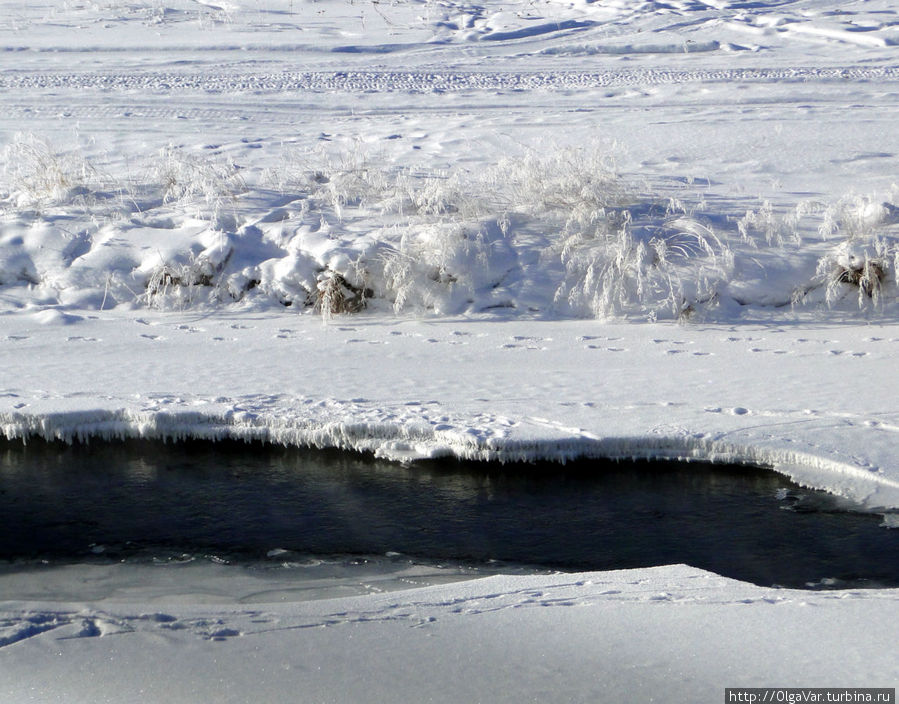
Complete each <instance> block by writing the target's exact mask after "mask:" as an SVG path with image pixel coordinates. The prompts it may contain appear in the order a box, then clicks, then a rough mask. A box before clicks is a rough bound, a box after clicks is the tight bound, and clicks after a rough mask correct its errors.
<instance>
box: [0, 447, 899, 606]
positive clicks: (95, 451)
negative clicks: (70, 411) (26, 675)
mask: <svg viewBox="0 0 899 704" xmlns="http://www.w3.org/2000/svg"><path fill="white" fill-rule="evenodd" d="M883 521H884V519H883V516H881V515H874V514H867V513H862V512H859V511H857V510H855V508H854V507H853V506H851V505H849V504H847V503H846V502H844V501H841V500H838V499H835V498H833V497H831V496H829V495H827V494H823V493H820V492H813V491H809V490H806V489H802V488H800V487H799V486H797V485H795V484H793V483H791V482H790V481H789V480H787V479H786V478H785V477H782V476H780V475H778V474H775V473H774V472H772V471H770V470H765V469H760V468H755V467H744V466H732V465H709V464H703V463H690V464H686V463H676V462H619V463H616V462H610V461H605V460H580V461H577V462H570V463H568V464H567V465H559V464H552V463H538V464H507V465H499V464H491V463H475V462H458V461H429V462H423V463H417V464H413V465H410V466H402V465H398V464H394V463H389V462H385V461H379V460H375V459H372V458H370V457H366V456H361V455H356V454H350V453H343V452H336V451H312V450H297V449H285V448H278V447H272V446H267V445H262V444H243V443H237V442H219V443H203V442H186V443H170V444H163V443H158V442H148V441H129V442H123V443H101V442H96V443H93V442H92V443H90V444H88V445H73V446H67V445H64V444H59V443H43V442H29V443H28V444H27V445H23V444H22V443H20V442H0V560H3V561H5V562H6V563H7V564H9V563H20V562H22V561H26V562H27V561H32V560H48V561H53V562H54V563H58V562H60V561H62V562H72V563H75V562H79V561H91V560H115V561H122V560H126V561H127V560H134V561H141V560H150V559H158V558H159V557H160V556H165V555H172V554H201V555H206V554H210V555H211V554H214V555H216V556H219V559H222V560H225V561H233V562H240V561H242V560H260V559H263V560H264V559H265V558H266V556H267V555H269V556H271V555H273V554H283V552H284V551H290V552H291V553H292V554H298V555H307V556H316V555H318V556H326V555H361V556H364V555H380V556H383V555H385V554H388V553H389V554H393V553H399V554H402V555H404V556H409V557H412V558H417V559H422V560H449V561H454V562H457V563H464V564H475V565H477V564H483V563H487V562H488V561H499V562H500V563H508V564H509V565H510V566H512V565H523V566H529V567H538V568H549V569H559V570H578V571H582V570H608V569H618V568H629V567H646V566H653V565H663V564H671V563H687V564H690V565H692V566H694V567H699V568H703V569H708V570H711V571H714V572H717V573H719V574H722V575H726V576H729V577H734V578H737V579H741V580H747V581H750V582H754V583H756V584H762V585H783V586H794V587H806V586H814V587H825V588H826V587H847V586H852V587H859V586H897V585H899V530H896V529H889V528H886V527H883V526H882V523H883ZM491 564H495V563H493V562H491Z"/></svg>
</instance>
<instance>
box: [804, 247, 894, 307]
mask: <svg viewBox="0 0 899 704" xmlns="http://www.w3.org/2000/svg"><path fill="white" fill-rule="evenodd" d="M897 264H899V248H897V247H896V246H895V245H894V244H891V243H889V242H888V241H887V240H885V239H882V238H878V237H875V238H872V239H871V240H869V241H867V242H860V241H858V240H849V241H847V242H844V243H843V244H841V245H840V246H838V247H836V248H835V249H834V250H832V251H831V252H829V253H828V254H827V255H826V256H824V257H822V258H821V260H820V261H819V262H818V267H817V271H816V274H815V276H816V280H817V281H818V282H820V284H823V286H824V290H825V300H826V302H827V304H828V305H833V304H834V303H835V302H837V301H839V300H841V299H843V298H844V297H845V296H846V295H847V294H848V293H850V292H851V291H853V290H854V291H856V292H857V299H858V305H859V307H864V306H865V304H866V302H868V301H870V302H871V303H873V304H875V305H876V304H878V303H880V302H881V300H882V295H883V289H884V286H885V285H886V279H887V274H888V273H889V272H890V270H891V269H892V271H893V272H895V270H896V269H895V267H896V265H897Z"/></svg>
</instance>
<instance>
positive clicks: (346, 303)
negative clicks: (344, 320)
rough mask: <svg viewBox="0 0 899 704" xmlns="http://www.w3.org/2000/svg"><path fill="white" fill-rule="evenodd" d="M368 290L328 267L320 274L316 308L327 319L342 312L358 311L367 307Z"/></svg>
mask: <svg viewBox="0 0 899 704" xmlns="http://www.w3.org/2000/svg"><path fill="white" fill-rule="evenodd" d="M366 293H367V291H366V290H365V289H364V288H360V287H357V286H353V285H352V284H350V283H349V282H348V281H347V280H346V279H345V278H344V277H343V275H341V274H338V273H337V272H336V271H333V270H331V269H326V270H325V271H323V272H321V273H320V274H319V275H318V286H317V291H316V296H315V304H314V306H315V309H316V310H317V311H318V312H319V313H321V315H322V318H324V319H325V320H328V319H330V317H331V316H332V315H339V314H341V313H357V312H359V311H360V310H362V309H363V308H365V301H366V297H367V296H366Z"/></svg>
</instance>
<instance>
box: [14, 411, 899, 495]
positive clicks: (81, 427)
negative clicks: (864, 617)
mask: <svg viewBox="0 0 899 704" xmlns="http://www.w3.org/2000/svg"><path fill="white" fill-rule="evenodd" d="M0 436H2V437H4V438H6V439H7V440H16V439H21V440H22V441H24V442H27V441H28V439H29V438H37V439H42V440H46V441H62V442H65V443H69V444H71V443H73V442H81V443H88V442H90V441H91V440H100V441H122V440H128V439H146V440H162V441H164V442H167V441H185V440H208V441H220V440H243V441H245V442H267V443H271V444H275V445H281V446H285V447H311V448H319V449H328V448H330V449H339V450H349V451H355V452H370V453H372V454H373V455H374V456H375V457H378V458H382V459H387V460H390V461H397V462H412V461H415V460H422V459H435V458H446V457H451V458H457V459H461V460H478V461H490V462H500V463H506V462H534V461H540V460H547V461H554V462H560V463H565V462H567V461H571V460H574V459H579V458H586V459H589V458H606V459H622V460H624V459H666V460H679V461H687V462H689V461H706V462H712V463H721V464H723V463H728V464H752V465H756V466H760V467H764V468H768V469H771V470H773V471H776V472H779V473H781V474H783V475H785V476H788V477H790V478H791V479H792V480H794V481H796V482H798V483H800V484H802V485H804V486H807V487H811V488H815V489H822V490H826V491H830V492H833V493H835V494H838V495H841V496H845V497H847V498H850V499H852V500H855V501H858V502H859V503H861V504H862V505H863V506H864V507H865V508H867V509H872V510H874V509H884V510H893V509H899V481H896V480H895V479H891V478H889V477H887V476H883V475H882V474H878V473H875V472H872V471H871V470H870V469H867V468H864V467H860V466H856V465H853V464H850V463H847V462H840V461H837V460H834V459H832V458H828V457H822V456H820V455H815V454H813V453H808V452H799V451H796V450H790V449H786V448H782V447H771V446H760V445H752V444H740V443H733V442H725V441H722V440H716V439H714V438H710V437H708V436H703V435H701V434H695V435H686V436H683V435H681V436H667V435H656V434H646V435H639V434H637V435H633V436H607V437H583V436H571V437H530V438H514V437H481V436H475V435H471V434H467V433H460V432H457V431H450V432H447V431H440V430H435V429H433V428H431V427H430V426H427V425H425V424H419V423H388V422H346V421H335V422H315V421H307V422H304V421H297V419H290V420H285V419H284V418H278V417H276V416H268V415H265V414H255V413H254V414H241V413H234V412H226V413H202V412H196V411H174V412H172V411H166V412H138V411H132V410H127V409H123V410H94V411H71V412H62V413H48V414H28V413H21V412H4V413H0Z"/></svg>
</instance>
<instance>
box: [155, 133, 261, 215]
mask: <svg viewBox="0 0 899 704" xmlns="http://www.w3.org/2000/svg"><path fill="white" fill-rule="evenodd" d="M153 175H154V177H155V180H156V181H157V183H158V184H159V186H160V188H161V189H162V201H163V203H164V204H172V203H177V204H181V205H185V204H195V205H198V206H205V207H206V208H207V212H206V213H205V214H206V215H211V216H212V217H213V218H214V217H216V216H218V214H219V212H220V211H221V209H222V208H223V206H225V205H226V204H228V203H230V202H231V201H232V200H233V198H234V197H235V196H237V195H238V194H240V193H243V192H244V191H245V190H246V184H245V183H244V181H243V178H242V177H241V175H240V171H239V169H238V167H237V166H236V165H235V164H233V163H232V162H230V161H228V160H224V159H223V160H213V159H211V158H206V157H200V156H196V155H193V154H188V153H186V152H185V151H183V150H182V149H177V148H175V147H167V148H166V149H163V150H162V152H161V153H160V155H159V159H158V161H157V163H156V165H155V166H154V168H153ZM198 214H202V213H200V212H198Z"/></svg>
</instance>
